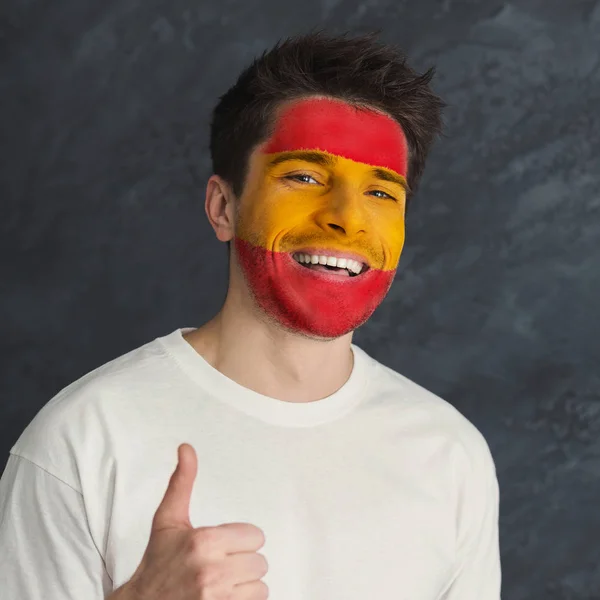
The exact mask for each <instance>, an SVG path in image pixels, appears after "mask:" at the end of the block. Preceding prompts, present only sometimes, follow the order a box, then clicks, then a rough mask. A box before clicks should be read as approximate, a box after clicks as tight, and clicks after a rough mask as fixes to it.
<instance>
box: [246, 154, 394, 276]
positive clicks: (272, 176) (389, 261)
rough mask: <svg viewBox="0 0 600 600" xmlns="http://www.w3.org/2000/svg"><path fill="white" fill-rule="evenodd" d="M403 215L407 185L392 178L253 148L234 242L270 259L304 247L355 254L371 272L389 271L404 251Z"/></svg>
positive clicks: (348, 164) (346, 162)
mask: <svg viewBox="0 0 600 600" xmlns="http://www.w3.org/2000/svg"><path fill="white" fill-rule="evenodd" d="M290 155H292V156H295V157H294V158H293V159H292V160H285V161H283V162H279V163H278V164H272V162H273V160H274V159H275V160H276V161H277V160H279V159H280V158H284V157H287V156H290ZM299 155H303V156H299ZM311 158H313V159H315V158H316V159H319V158H320V159H321V160H323V159H329V161H330V163H331V164H317V163H316V162H314V161H313V160H310V159H311ZM381 176H384V177H385V179H382V178H381ZM389 179H395V181H390V180H389ZM405 207H406V181H405V180H404V178H403V177H402V176H401V175H399V174H398V173H395V172H394V171H391V170H389V169H385V168H381V167H373V166H371V165H368V164H365V163H360V162H355V161H353V160H350V159H347V158H344V157H341V156H337V155H333V154H329V153H327V152H322V151H318V150H310V151H303V152H293V153H290V152H280V153H272V154H264V153H262V152H261V151H260V148H259V149H257V150H255V151H254V152H253V153H252V155H251V157H250V161H249V170H248V176H247V179H246V185H245V188H244V193H243V195H242V197H241V198H240V200H239V207H238V221H237V226H236V235H237V236H238V237H240V238H242V239H243V240H245V241H247V242H250V243H251V244H254V245H257V246H262V247H263V248H265V249H266V250H271V251H274V252H293V251H296V250H299V249H300V248H302V247H308V246H317V247H323V248H325V249H329V250H338V251H344V250H345V251H351V252H358V253H361V254H363V255H364V256H366V257H367V258H368V260H369V263H370V265H371V268H375V269H383V270H392V269H395V268H396V267H397V266H398V262H399V260H400V254H401V253H402V248H403V246H404V233H405V228H404V216H405Z"/></svg>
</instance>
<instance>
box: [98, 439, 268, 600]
mask: <svg viewBox="0 0 600 600" xmlns="http://www.w3.org/2000/svg"><path fill="white" fill-rule="evenodd" d="M178 459H179V460H178V464H177V468H176V469H175V471H174V472H173V475H172V476H171V479H170V480H169V485H168V487H167V491H166V492H165V495H164V497H163V500H162V502H161V504H160V505H159V507H158V508H157V510H156V513H155V515H154V519H153V521H152V529H151V531H150V539H149V541H148V546H147V547H146V550H145V552H144V556H143V557H142V560H141V562H140V564H139V566H138V568H137V569H136V571H135V573H134V574H133V576H132V578H131V579H130V580H129V581H128V582H127V583H126V584H124V585H123V586H122V587H120V588H119V589H118V590H116V591H115V592H113V594H112V595H111V596H109V599H110V600H121V599H122V600H219V599H221V598H223V599H224V598H227V599H228V600H266V598H268V595H269V589H268V587H267V585H266V584H265V583H263V582H262V581H261V580H260V579H261V577H264V576H265V575H266V573H267V572H268V564H267V561H266V559H265V557H264V556H263V555H262V554H258V553H257V550H259V549H260V548H262V547H263V546H264V543H265V537H264V533H263V531H262V530H261V529H259V528H258V527H255V526H254V525H250V524H249V523H226V524H223V525H218V526H216V527H198V528H196V529H195V528H194V527H192V524H191V522H190V517H189V514H190V498H191V495H192V488H193V487H194V480H195V479H196V474H197V470H198V460H197V457H196V451H195V450H194V448H193V447H192V446H190V445H189V444H181V445H180V446H179V448H178Z"/></svg>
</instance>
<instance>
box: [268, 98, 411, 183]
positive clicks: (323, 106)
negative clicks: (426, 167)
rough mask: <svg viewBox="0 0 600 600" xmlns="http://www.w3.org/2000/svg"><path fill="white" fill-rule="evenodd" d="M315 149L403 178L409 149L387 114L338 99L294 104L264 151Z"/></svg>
mask: <svg viewBox="0 0 600 600" xmlns="http://www.w3.org/2000/svg"><path fill="white" fill-rule="evenodd" d="M315 149H318V150H323V151H325V152H329V153H330V154H337V155H338V156H343V157H344V158H349V159H350V160H354V161H356V162H362V163H366V164H368V165H373V166H377V167H386V168H388V169H391V170H392V171H396V172H397V173H400V175H403V176H404V177H406V173H407V169H408V146H407V143H406V137H405V135H404V133H403V131H402V128H401V127H400V125H399V124H398V123H397V122H396V121H394V120H393V119H392V118H391V117H388V116H387V115H383V114H381V113H377V112H374V111H366V110H358V109H356V108H355V107H353V106H350V105H349V104H347V103H345V102H341V101H339V100H330V99H328V98H313V99H309V100H300V101H298V102H296V103H294V104H293V105H292V106H290V107H289V108H287V109H286V110H284V112H283V113H282V114H281V116H280V118H279V119H278V121H277V124H276V129H275V132H274V134H273V136H272V137H271V139H270V140H269V141H268V142H267V145H266V147H265V148H264V150H263V152H265V153H272V152H288V151H293V150H315Z"/></svg>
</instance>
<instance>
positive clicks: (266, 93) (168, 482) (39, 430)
mask: <svg viewBox="0 0 600 600" xmlns="http://www.w3.org/2000/svg"><path fill="white" fill-rule="evenodd" d="M431 76H432V72H428V73H426V74H425V75H422V76H419V75H417V74H416V73H415V72H414V71H413V70H412V69H411V68H409V67H408V66H407V65H406V63H405V61H404V59H403V58H402V57H401V56H400V55H399V54H397V53H396V52H395V50H393V49H392V48H390V47H387V46H384V45H380V44H378V43H377V42H376V40H375V39H374V37H373V36H363V37H357V38H350V37H347V36H340V37H335V36H327V35H324V34H311V35H307V36H301V37H297V38H292V39H289V40H287V41H286V42H284V43H282V44H278V45H277V46H276V47H275V48H273V49H272V50H271V51H270V52H268V53H266V54H264V55H263V56H262V57H260V58H259V59H258V60H257V61H255V62H254V63H253V64H252V65H251V66H250V67H249V68H248V69H247V70H245V71H244V72H243V73H242V75H241V76H240V78H239V80H238V81H237V83H236V84H235V85H234V86H233V87H232V88H231V89H230V90H229V91H228V92H227V93H226V94H225V95H224V96H223V97H222V98H221V99H220V102H219V104H218V106H217V107H216V109H215V112H214V119H213V123H212V131H211V153H212V157H213V164H214V174H213V175H212V176H211V177H210V179H209V181H208V185H207V190H206V213H207V216H208V219H209V220H210V223H211V225H212V226H213V228H214V230H215V233H216V236H217V238H218V239H219V240H221V241H223V242H228V243H230V242H233V243H232V244H231V245H230V274H229V275H230V276H229V289H228V294H227V298H226V301H225V303H224V305H223V307H222V309H221V310H220V311H219V313H218V314H217V315H216V316H215V317H214V318H213V319H211V320H210V321H209V322H207V323H205V324H204V325H203V326H201V327H199V328H197V329H194V328H182V329H177V330H175V331H173V332H172V333H170V334H168V335H166V336H164V337H159V338H157V339H155V340H153V341H151V342H149V343H147V344H146V345H144V346H142V347H141V348H138V349H136V350H133V351H132V352H130V353H128V354H126V355H124V356H122V357H119V358H117V359H115V360H113V361H111V362H109V363H108V364H105V365H104V366H102V367H100V368H98V369H96V370H95V371H93V372H91V373H89V374H88V375H86V376H85V377H83V378H81V379H80V380H78V381H76V382H74V383H73V384H71V385H70V386H68V387H67V388H65V389H64V390H62V391H61V392H60V393H59V394H58V395H57V396H56V397H54V398H53V399H52V400H51V401H50V402H49V403H48V404H47V405H46V406H45V407H44V408H43V409H42V410H41V411H40V412H39V413H38V415H37V416H36V418H35V419H34V420H33V421H32V422H31V424H30V425H29V426H28V427H27V428H26V430H25V431H24V433H23V434H22V435H21V437H20V438H19V440H18V441H17V443H16V444H15V445H14V447H13V448H12V449H11V454H10V456H9V460H8V464H7V467H6V470H5V472H4V475H3V477H2V480H1V482H0V497H1V499H2V509H1V513H0V565H2V583H3V585H1V586H0V590H2V591H0V598H1V599H2V600H4V599H7V600H8V599H9V598H10V599H11V600H12V599H16V598H19V599H20V600H41V599H42V598H43V599H44V600H59V599H60V600H81V599H83V598H85V599H86V600H91V599H94V598H96V599H100V598H104V597H105V596H108V595H111V598H114V599H117V598H118V599H123V600H159V599H160V600H192V599H197V600H200V599H213V598H214V599H217V598H223V599H225V598H228V599H231V600H259V599H264V598H267V597H269V598H271V599H273V600H334V599H335V600H338V599H339V600H342V599H343V600H366V599H375V598H378V599H383V598H385V599H390V600H391V599H398V600H401V599H402V600H442V599H444V600H498V599H499V598H500V581H501V573H500V558H499V544H498V507H499V494H498V483H497V479H496V473H495V467H494V462H493V459H492V456H491V454H490V451H489V448H488V445H487V444H486V442H485V440H484V438H483V436H482V435H481V434H480V433H479V432H478V430H477V429H476V428H475V427H474V426H473V425H472V424H471V423H469V422H468V421H467V420H466V419H465V418H464V417H463V416H462V415H461V414H460V413H459V412H458V411H456V410H455V409H454V408H453V407H452V406H450V405H449V404H448V403H446V402H445V401H444V400H442V399H440V398H438V397H436V396H435V395H433V394H431V393H430V392H428V391H426V390H425V389H423V388H422V387H420V386H418V385H417V384H415V383H413V382H412V381H410V380H408V379H407V378H406V377H403V376H402V375H400V374H398V373H395V372H394V371H392V370H391V369H389V368H387V367H385V366H383V365H382V364H380V363H378V362H377V361H375V360H374V359H372V358H371V357H370V356H368V355H367V354H366V353H365V352H364V351H363V350H362V349H360V348H359V347H357V346H356V345H354V344H352V334H353V331H354V330H355V329H356V328H357V327H359V326H360V325H362V324H363V323H365V322H366V321H367V319H368V318H369V317H370V316H371V314H372V313H373V311H374V310H375V309H376V308H377V306H378V305H379V304H380V303H381V302H382V300H383V299H384V297H385V295H386V293H387V292H388V290H389V287H390V285H391V283H392V281H393V278H394V274H395V272H396V268H397V266H398V262H399V259H400V255H401V252H402V247H403V244H404V217H405V209H406V203H407V200H408V197H409V195H410V193H411V190H414V189H415V187H416V185H417V183H418V180H419V178H420V176H421V173H422V170H423V166H424V162H425V158H426V156H427V153H428V150H429V148H430V145H431V143H432V141H433V140H434V138H435V137H436V135H437V134H438V132H439V130H440V124H441V119H440V112H441V108H442V102H441V101H440V100H439V99H438V98H437V97H436V96H435V95H434V94H433V93H432V92H431V90H430V89H429V81H430V79H431ZM398 343H401V341H399V342H398ZM259 550H260V552H259Z"/></svg>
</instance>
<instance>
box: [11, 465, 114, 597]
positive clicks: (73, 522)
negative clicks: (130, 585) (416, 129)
mask: <svg viewBox="0 0 600 600" xmlns="http://www.w3.org/2000/svg"><path fill="white" fill-rule="evenodd" d="M111 592H112V582H111V580H110V577H109V576H108V573H107V571H106V568H105V565H104V561H103V558H102V555H101V553H100V551H99V550H98V548H97V547H96V545H95V544H94V540H93V539H92V536H91V533H90V529H89V527H88V521H87V517H86V511H85V505H84V501H83V496H82V494H81V493H80V492H79V491H77V490H75V489H74V488H72V487H71V486H69V485H68V484H66V483H65V482H63V481H61V480H60V479H58V478H57V477H55V476H54V475H52V474H50V473H48V472H47V471H45V470H44V469H42V468H41V467H39V466H38V465H36V464H35V463H33V462H31V461H29V460H27V459H26V458H23V457H21V456H19V455H16V454H10V455H9V458H8V462H7V464H6V468H5V470H4V473H3V475H2V477H1V478H0V600H16V599H17V598H18V599H19V600H82V599H83V598H85V600H104V598H106V596H108V595H109V594H110V593H111Z"/></svg>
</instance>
